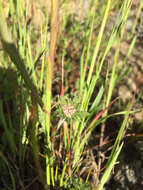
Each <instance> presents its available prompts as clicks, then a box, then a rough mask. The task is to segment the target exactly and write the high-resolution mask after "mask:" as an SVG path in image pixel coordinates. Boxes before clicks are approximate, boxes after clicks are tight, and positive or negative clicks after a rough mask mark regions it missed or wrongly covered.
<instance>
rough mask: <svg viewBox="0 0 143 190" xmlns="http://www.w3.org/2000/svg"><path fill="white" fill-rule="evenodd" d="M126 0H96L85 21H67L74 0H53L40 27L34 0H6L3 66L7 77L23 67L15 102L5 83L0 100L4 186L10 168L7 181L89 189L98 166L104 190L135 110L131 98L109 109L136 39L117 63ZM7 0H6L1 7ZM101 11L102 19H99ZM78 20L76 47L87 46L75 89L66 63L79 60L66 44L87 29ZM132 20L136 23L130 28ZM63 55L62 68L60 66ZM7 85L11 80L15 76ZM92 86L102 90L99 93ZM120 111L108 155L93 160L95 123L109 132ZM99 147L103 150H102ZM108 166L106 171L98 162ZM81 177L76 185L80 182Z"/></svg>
mask: <svg viewBox="0 0 143 190" xmlns="http://www.w3.org/2000/svg"><path fill="white" fill-rule="evenodd" d="M49 2H50V1H48V3H49ZM120 3H121V2H120V0H118V1H117V2H114V1H112V0H108V1H106V4H105V3H104V1H101V2H99V1H97V0H91V1H90V6H89V9H88V10H87V13H86V16H85V20H84V23H83V24H82V23H80V22H79V21H78V22H77V21H76V20H75V21H74V22H73V23H72V24H70V26H69V27H68V24H69V23H70V19H71V16H72V15H70V14H68V13H67V12H66V10H67V9H66V8H67V6H68V3H67V2H66V1H62V2H60V1H59V0H51V4H50V3H49V4H48V6H47V7H45V10H46V11H45V15H44V16H45V23H42V24H41V25H40V31H38V34H36V31H35V29H34V25H32V22H31V20H32V16H34V13H32V14H33V15H32V16H31V17H30V18H29V16H28V11H29V10H30V9H31V10H33V12H34V11H36V9H35V10H34V7H35V6H36V3H35V2H34V1H32V2H31V4H30V2H28V3H26V2H25V1H24V0H21V1H9V2H7V3H6V5H5V15H3V16H2V17H1V19H0V39H1V43H2V52H1V55H0V56H1V68H2V72H4V75H5V77H7V76H6V73H7V70H8V69H9V68H11V69H12V70H14V71H15V70H16V72H18V74H17V75H16V80H17V85H18V89H17V91H16V92H15V95H14V96H15V102H13V100H12V99H13V98H10V97H9V100H7V99H5V94H7V93H6V91H5V92H3V94H2V97H3V98H2V99H1V100H0V115H1V116H0V125H2V134H3V137H2V141H1V146H2V150H1V152H0V158H1V165H0V170H1V171H2V169H4V170H5V171H7V169H6V168H8V171H7V173H5V177H4V178H3V182H2V183H3V184H4V185H5V186H6V184H5V180H6V179H7V178H9V176H10V180H11V182H10V183H9V184H8V187H7V188H9V189H11V188H12V189H17V188H22V189H26V188H27V189H30V188H33V187H34V186H36V185H37V184H38V185H39V188H40V187H41V186H42V187H43V188H44V189H60V188H61V189H63V188H67V189H80V188H83V189H84V188H85V189H86V188H87V189H90V188H91V187H90V186H88V185H87V184H88V182H91V180H90V179H91V176H92V175H95V174H97V175H96V178H97V179H96V181H98V183H95V184H94V185H92V186H93V187H92V188H93V189H95V187H96V189H98V190H100V189H102V188H103V186H104V184H105V183H106V182H107V180H108V178H109V176H110V175H111V171H112V169H113V168H114V165H115V164H116V160H117V158H118V155H119V153H120V151H121V149H122V147H123V142H122V139H123V134H124V131H125V128H126V124H127V121H128V117H129V114H133V111H131V109H132V105H133V103H132V102H131V103H129V104H128V106H127V108H126V109H125V110H124V111H122V112H118V113H114V114H109V113H108V112H109V110H110V108H111V107H114V104H115V103H116V102H117V101H118V98H116V99H114V100H112V97H113V93H114V89H115V87H116V84H117V83H118V81H119V80H122V78H123V76H124V66H125V65H126V63H127V60H128V58H129V57H130V55H131V53H132V50H133V48H134V45H135V42H136V37H134V38H133V39H132V42H131V45H130V48H129V50H128V52H127V55H126V57H125V59H124V61H123V63H122V65H121V66H120V68H119V69H118V70H117V64H118V57H119V52H120V44H121V42H122V40H123V37H124V32H125V23H126V21H127V19H128V16H129V14H130V10H131V5H132V0H127V1H124V2H123V3H122V4H120ZM2 7H3V3H2V1H1V4H0V8H1V10H2V9H3V8H2ZM140 7H141V5H140ZM140 7H139V9H140V10H141V8H140ZM32 8H33V9H32ZM100 9H101V10H104V11H101V10H100ZM91 10H92V11H91ZM114 11H115V12H116V11H117V12H118V16H117V18H116V19H115V21H114V24H113V28H112V29H110V33H106V32H105V31H106V30H107V23H108V22H109V20H110V14H111V13H112V12H114ZM9 15H10V16H9ZM138 16H139V15H138ZM8 17H10V18H9V19H10V20H8V19H7V20H8V23H9V22H11V23H12V24H11V25H9V26H8V25H7V23H6V18H8ZM98 19H99V20H101V22H99V23H98V22H97V20H98ZM30 22H31V23H30ZM135 22H136V20H135ZM28 23H30V24H28ZM72 26H74V30H72ZM82 27H83V28H82ZM80 28H82V29H83V31H82V33H81V34H82V35H81V36H82V37H81V39H82V40H81V41H80V40H79V41H80V45H78V40H77V42H76V41H75V42H74V43H73V45H75V47H76V48H78V46H80V47H81V48H79V49H81V50H80V51H79V52H77V55H78V56H79V57H78V60H79V62H78V63H76V64H78V68H79V71H78V72H79V73H80V74H79V75H80V76H79V78H78V80H77V84H76V87H75V90H74V92H73V93H70V92H69V91H68V89H69V86H70V84H68V83H69V81H68V79H66V78H65V77H66V76H67V74H66V72H68V70H66V69H65V68H66V67H67V68H68V67H70V65H71V67H72V66H74V65H75V63H74V59H75V58H74V57H73V58H72V59H73V60H72V59H68V58H67V57H70V55H68V52H67V50H68V45H69V44H70V43H71V41H72V40H71V39H70V36H71V38H73V37H74V36H75V35H76V34H77V33H79V32H81V31H80ZM96 28H97V29H96ZM134 28H135V25H133V29H132V32H133V30H134ZM34 35H35V36H36V35H38V37H36V38H40V40H41V42H40V48H38V47H37V48H35V46H36V45H35V42H34V40H33V39H34V38H35V37H34ZM36 38H35V40H36ZM105 39H106V40H105ZM32 40H33V41H32ZM76 44H77V45H76ZM37 46H38V45H37ZM113 46H114V47H115V54H114V55H113V57H114V59H113V60H114V61H113V63H112V66H111V67H110V66H109V67H106V73H105V77H104V79H103V78H102V75H101V73H102V71H103V70H104V64H105V61H106V57H107V55H108V53H109V51H110V50H111V48H112V47H113ZM58 62H60V68H61V70H62V72H61V73H60V71H59V70H58V66H59V65H58ZM66 62H67V63H66ZM9 63H10V64H9ZM12 63H13V65H12ZM56 64H57V65H56ZM38 66H40V69H39V68H38ZM105 66H106V65H105ZM55 68H56V69H55ZM53 70H56V72H53ZM57 76H60V77H61V79H60V80H61V82H60V81H58V88H60V93H59V94H58V96H57V95H56V93H55V94H54V90H53V89H54V88H56V86H54V82H55V81H56V80H57V79H56V77H57ZM12 79H13V77H12ZM6 85H7V86H6V87H7V88H9V87H8V85H9V84H8V83H7V84H6ZM94 91H97V94H96V95H95V93H94ZM10 93H13V92H10ZM10 104H12V106H11V107H10ZM13 113H15V114H13ZM115 115H116V117H117V115H123V121H122V124H121V126H119V128H120V129H119V132H118V135H117V137H116V140H115V142H114V145H113V148H112V151H111V153H110V156H109V158H108V161H107V162H106V163H102V162H101V160H100V158H99V160H98V159H96V161H95V160H94V161H93V160H92V156H91V151H90V150H89V149H91V148H89V147H88V142H89V140H90V138H91V136H92V135H93V134H94V133H95V131H96V128H97V127H101V135H104V134H102V132H103V133H104V127H105V125H106V120H107V119H108V118H110V117H111V116H112V117H115ZM102 140H103V137H100V143H101V144H100V145H102ZM6 141H8V143H6ZM9 148H10V150H8V149H9ZM31 152H32V153H31ZM100 153H101V150H99V155H100ZM94 156H95V157H96V155H94ZM31 160H32V161H31ZM88 163H89V165H88ZM33 164H34V166H35V167H33ZM103 164H104V166H103ZM95 165H97V169H96V168H95ZM104 167H105V169H104V170H103V173H102V175H101V172H100V170H102V168H104ZM15 168H18V169H17V170H16V171H17V174H15V173H14V170H15ZM24 168H25V169H24ZM86 168H87V169H86ZM29 170H30V171H31V175H29V176H28V177H29V179H27V182H26V180H24V178H25V175H26V172H27V171H29ZM81 171H84V172H83V174H84V175H81V176H80V173H81ZM23 176H24V177H23ZM37 176H38V178H39V180H37ZM82 176H83V177H82ZM75 179H77V182H76V183H77V185H75V184H74V181H75ZM17 180H19V181H20V182H19V183H18V181H17ZM30 181H32V183H31V182H30ZM37 181H38V182H37ZM1 188H3V187H1Z"/></svg>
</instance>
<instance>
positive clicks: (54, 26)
mask: <svg viewBox="0 0 143 190" xmlns="http://www.w3.org/2000/svg"><path fill="white" fill-rule="evenodd" d="M51 14H52V15H51V32H50V35H51V39H50V52H49V56H48V60H47V77H46V92H45V94H46V109H47V111H48V113H50V112H51V96H52V78H53V67H54V58H55V52H56V47H57V40H58V34H59V25H60V22H59V0H52V1H51ZM46 143H47V145H48V148H49V149H50V114H49V115H46ZM49 157H50V155H48V154H47V155H46V176H47V184H48V185H50V160H49V159H50V158H49Z"/></svg>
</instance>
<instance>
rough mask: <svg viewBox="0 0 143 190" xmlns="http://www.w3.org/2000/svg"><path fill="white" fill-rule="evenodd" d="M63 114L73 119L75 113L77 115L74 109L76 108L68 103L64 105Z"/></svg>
mask: <svg viewBox="0 0 143 190" xmlns="http://www.w3.org/2000/svg"><path fill="white" fill-rule="evenodd" d="M62 108H63V112H64V114H65V115H66V117H69V118H70V117H71V116H72V115H73V114H74V113H75V111H76V110H75V109H74V106H73V105H72V104H70V103H67V104H65V105H63V107H62Z"/></svg>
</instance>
